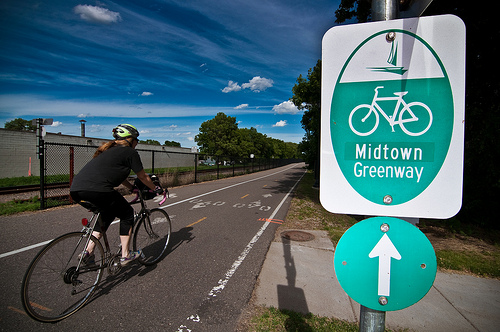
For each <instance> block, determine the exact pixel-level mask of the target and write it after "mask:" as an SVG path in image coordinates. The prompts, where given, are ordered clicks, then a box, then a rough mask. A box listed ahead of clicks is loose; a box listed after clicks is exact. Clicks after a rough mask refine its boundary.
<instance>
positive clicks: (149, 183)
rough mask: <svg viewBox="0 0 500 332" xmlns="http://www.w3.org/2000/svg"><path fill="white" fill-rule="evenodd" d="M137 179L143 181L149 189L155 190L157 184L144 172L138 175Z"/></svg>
mask: <svg viewBox="0 0 500 332" xmlns="http://www.w3.org/2000/svg"><path fill="white" fill-rule="evenodd" d="M137 178H138V179H139V180H141V182H142V183H144V184H145V185H146V186H147V187H148V188H149V189H151V190H155V184H154V183H153V181H151V179H150V178H149V175H147V174H146V172H145V171H144V170H142V171H140V172H138V173H137Z"/></svg>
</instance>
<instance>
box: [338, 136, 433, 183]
mask: <svg viewBox="0 0 500 332" xmlns="http://www.w3.org/2000/svg"><path fill="white" fill-rule="evenodd" d="M345 151H346V155H345V159H346V160H353V159H354V160H356V162H355V163H354V168H353V174H354V176H355V177H358V178H360V177H372V178H375V177H378V178H391V179H392V178H394V179H403V178H407V179H415V181H416V182H417V183H418V182H420V179H421V178H422V174H423V172H424V169H425V166H418V164H415V162H416V163H418V162H432V161H433V159H434V143H420V144H408V143H404V142H401V143H368V144H366V143H363V144H360V143H354V142H349V143H346V149H345ZM371 161H387V162H388V163H387V164H386V165H378V166H375V165H373V164H372V163H371ZM391 161H398V162H399V161H406V162H408V163H407V165H405V164H402V165H401V163H400V164H399V165H394V164H390V162H391ZM414 165H417V166H414Z"/></svg>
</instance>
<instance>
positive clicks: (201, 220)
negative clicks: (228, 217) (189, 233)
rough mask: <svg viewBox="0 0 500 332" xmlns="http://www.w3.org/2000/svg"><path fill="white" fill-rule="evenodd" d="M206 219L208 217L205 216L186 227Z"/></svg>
mask: <svg viewBox="0 0 500 332" xmlns="http://www.w3.org/2000/svg"><path fill="white" fill-rule="evenodd" d="M205 219H207V217H203V218H201V219H200V220H198V221H195V222H194V223H192V224H189V225H187V226H186V227H191V226H194V225H196V224H197V223H199V222H202V221H203V220H205Z"/></svg>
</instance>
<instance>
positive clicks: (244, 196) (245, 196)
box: [241, 194, 250, 198]
mask: <svg viewBox="0 0 500 332" xmlns="http://www.w3.org/2000/svg"><path fill="white" fill-rule="evenodd" d="M247 196H250V194H246V195H245V196H242V197H241V198H245V197H247Z"/></svg>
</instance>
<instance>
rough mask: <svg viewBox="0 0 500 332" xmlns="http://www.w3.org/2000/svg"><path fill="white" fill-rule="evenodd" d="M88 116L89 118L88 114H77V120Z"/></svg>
mask: <svg viewBox="0 0 500 332" xmlns="http://www.w3.org/2000/svg"><path fill="white" fill-rule="evenodd" d="M89 116H90V113H81V114H78V117H79V118H88V117H89Z"/></svg>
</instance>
